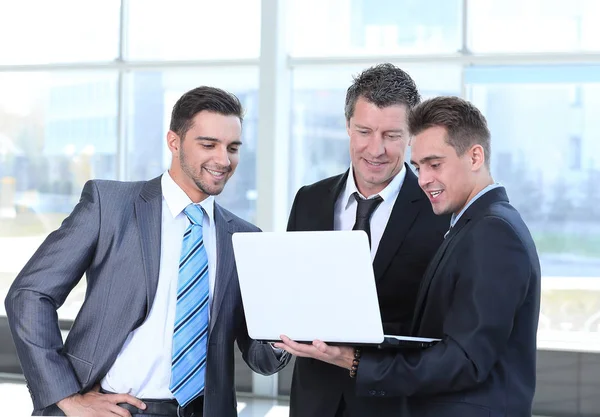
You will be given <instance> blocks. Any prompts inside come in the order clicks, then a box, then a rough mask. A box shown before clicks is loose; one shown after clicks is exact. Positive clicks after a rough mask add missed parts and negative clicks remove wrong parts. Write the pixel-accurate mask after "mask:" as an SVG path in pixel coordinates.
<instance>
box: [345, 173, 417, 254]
mask: <svg viewBox="0 0 600 417" xmlns="http://www.w3.org/2000/svg"><path fill="white" fill-rule="evenodd" d="M404 178H406V167H405V166H404V165H403V166H402V169H401V170H400V172H399V173H398V174H397V175H396V176H395V177H394V179H393V180H392V182H390V183H389V184H388V185H387V187H385V188H384V189H383V190H381V192H380V193H379V194H374V195H370V196H364V195H362V194H361V193H360V192H359V191H358V188H356V182H355V181H354V170H353V169H352V166H350V172H349V173H348V179H347V180H346V187H345V188H344V192H342V193H341V194H340V196H339V197H338V199H337V201H336V203H335V213H334V214H335V215H334V220H333V228H334V229H335V230H352V228H353V227H354V223H355V222H356V208H357V207H358V203H357V202H356V199H355V198H354V196H353V194H354V193H355V192H357V193H358V195H359V196H361V197H362V198H367V199H371V198H375V197H377V196H380V197H381V198H382V199H383V201H382V202H381V203H380V204H379V206H377V208H376V209H375V212H374V213H373V215H372V216H371V259H375V255H376V254H377V248H378V247H379V242H381V237H382V236H383V232H384V231H385V227H386V226H387V223H388V220H389V219H390V215H391V213H392V209H393V208H394V204H395V203H396V198H398V194H399V193H400V189H401V188H402V184H404Z"/></svg>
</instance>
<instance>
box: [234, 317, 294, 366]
mask: <svg viewBox="0 0 600 417" xmlns="http://www.w3.org/2000/svg"><path fill="white" fill-rule="evenodd" d="M242 317H243V319H242V321H243V322H242V325H241V326H240V329H239V331H238V335H237V338H236V339H237V344H238V347H239V348H240V351H241V352H242V358H243V359H244V362H246V363H247V364H248V366H249V367H250V369H252V370H253V371H254V372H256V373H258V374H261V375H272V374H274V373H276V372H278V371H280V370H281V369H283V368H284V367H285V366H286V365H287V364H288V362H289V361H290V359H291V355H290V354H289V353H288V352H285V351H284V350H282V349H279V348H276V347H274V346H272V345H271V344H269V343H263V342H258V341H256V340H254V339H251V338H250V336H248V329H247V327H246V318H245V316H244V315H243V314H242Z"/></svg>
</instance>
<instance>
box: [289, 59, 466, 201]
mask: <svg viewBox="0 0 600 417" xmlns="http://www.w3.org/2000/svg"><path fill="white" fill-rule="evenodd" d="M402 68H403V69H404V70H405V71H406V72H408V73H409V74H410V75H411V77H413V79H414V80H415V82H416V84H417V86H418V88H419V90H420V91H421V95H422V96H423V97H424V98H427V97H431V96H435V95H440V94H451V95H458V94H459V92H460V78H461V69H460V68H459V67H456V66H446V67H444V66H439V65H438V66H436V67H435V68H433V67H431V66H403V67H402ZM363 69H366V66H365V67H329V68H298V69H296V70H294V73H293V98H292V122H291V123H292V125H291V136H292V141H291V143H290V152H291V158H290V170H291V171H290V193H291V195H290V206H291V203H292V201H293V198H294V195H295V194H296V191H297V190H298V188H300V187H301V186H303V185H306V184H311V183H313V182H315V181H318V180H321V179H323V178H326V177H329V176H331V175H335V174H338V173H341V172H343V171H345V170H346V169H348V167H349V166H350V154H349V151H348V134H347V133H346V120H345V117H344V102H345V99H346V90H347V88H348V87H349V86H350V84H351V83H352V76H353V75H356V74H358V73H359V72H361V71H362V70H363ZM408 156H409V152H407V157H408Z"/></svg>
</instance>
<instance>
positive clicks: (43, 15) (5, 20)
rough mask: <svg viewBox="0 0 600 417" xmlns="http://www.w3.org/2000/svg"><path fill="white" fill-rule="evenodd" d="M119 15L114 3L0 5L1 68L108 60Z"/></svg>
mask: <svg viewBox="0 0 600 417" xmlns="http://www.w3.org/2000/svg"><path fill="white" fill-rule="evenodd" d="M119 14H120V1H119V0H94V1H80V0H56V1H39V0H20V1H3V2H0V39H2V42H0V64H17V65H19V64H48V63H55V62H88V61H110V60H113V59H115V58H116V57H117V55H118V51H119Z"/></svg>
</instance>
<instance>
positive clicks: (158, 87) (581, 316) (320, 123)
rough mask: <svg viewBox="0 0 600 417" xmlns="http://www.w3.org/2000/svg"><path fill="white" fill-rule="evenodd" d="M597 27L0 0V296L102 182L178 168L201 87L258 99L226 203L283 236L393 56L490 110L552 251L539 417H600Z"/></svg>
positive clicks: (319, 0)
mask: <svg viewBox="0 0 600 417" xmlns="http://www.w3.org/2000/svg"><path fill="white" fill-rule="evenodd" d="M599 19H600V0H212V1H211V0H169V1H166V0H165V1H158V0H122V1H118V0H89V1H82V0H54V1H47V0H46V1H44V0H39V1H34V0H18V1H17V0H0V296H1V297H2V300H3V299H4V297H5V295H6V291H7V290H8V287H9V286H10V284H11V282H12V281H13V280H14V278H15V276H16V274H17V273H18V271H19V270H20V269H21V268H22V266H23V265H24V263H25V262H26V261H27V259H28V258H29V257H30V256H31V255H32V253H33V252H34V251H35V249H36V248H37V246H38V245H39V244H40V243H41V242H42V240H43V239H44V238H45V236H46V235H47V234H48V233H49V232H51V231H52V230H54V229H55V228H57V227H58V226H59V225H60V222H61V221H62V219H64V217H65V216H66V215H67V214H68V213H69V212H70V211H71V209H72V208H73V206H74V205H75V204H76V202H77V201H78V198H79V194H80V191H81V188H82V186H83V184H84V183H85V181H86V180H88V179H90V178H104V179H118V180H143V179H149V178H153V177H155V176H157V175H160V174H161V173H162V172H164V170H165V169H166V168H167V167H168V162H169V158H170V154H169V153H168V151H167V148H166V146H165V133H166V131H167V129H168V122H169V116H170V111H171V108H172V105H173V104H174V102H175V101H176V100H177V99H178V98H179V96H180V95H181V94H182V93H183V92H185V91H187V90H189V89H191V88H193V87H196V86H199V85H213V86H218V87H221V88H225V89H228V90H230V91H231V92H233V93H235V94H237V95H238V97H239V98H240V99H241V101H242V103H243V104H244V106H245V108H246V118H245V122H244V133H243V138H244V146H243V148H242V158H241V162H240V165H239V167H238V170H237V172H236V174H235V175H234V176H233V178H232V180H231V181H230V182H229V184H228V185H227V187H226V190H225V192H224V193H223V194H222V195H221V196H219V197H218V201H219V202H220V203H222V204H223V205H224V206H226V207H227V208H229V209H230V210H232V211H233V212H235V213H237V214H238V215H240V216H241V217H243V218H245V219H247V220H249V221H251V222H254V223H257V224H258V225H259V226H261V227H262V228H263V229H264V230H284V228H285V224H286V219H287V215H288V212H289V209H290V206H291V203H292V199H293V197H294V194H295V192H296V190H297V189H298V188H299V187H300V186H302V185H304V184H307V183H311V182H314V181H316V180H319V179H321V178H324V177H326V176H330V175H334V174H336V173H339V172H341V171H343V170H345V169H347V167H348V166H349V163H350V159H349V154H348V139H347V135H346V132H345V120H344V112H343V104H344V97H345V91H346V88H347V87H348V85H349V84H350V82H351V79H352V75H354V74H356V73H358V72H359V71H361V70H362V69H364V68H366V67H368V66H370V65H373V64H376V63H380V62H392V63H394V64H396V65H398V66H400V67H402V68H403V69H405V70H407V71H408V72H409V73H410V74H411V75H412V76H413V78H414V79H415V80H416V82H417V85H418V87H419V88H420V90H421V92H422V94H423V96H424V97H425V98H427V97H432V96H436V95H440V94H444V95H459V96H462V97H465V98H467V99H469V100H471V101H473V102H474V103H475V104H476V105H477V106H478V107H479V108H480V109H481V110H482V111H483V112H484V114H485V115H486V117H487V118H488V122H489V124H490V128H491V131H492V144H493V158H492V171H493V174H494V177H495V179H496V180H498V181H500V182H502V183H503V184H505V185H506V186H507V189H508V193H509V196H510V198H511V200H512V202H513V204H514V205H515V206H516V207H517V208H518V209H519V210H520V211H521V213H522V215H523V216H524V218H525V219H526V221H527V223H528V224H529V227H530V228H531V231H532V233H533V235H534V238H535V240H536V243H537V247H538V250H539V253H540V256H541V261H542V271H543V304H542V313H541V317H540V328H539V349H540V351H539V364H538V393H537V396H536V403H535V412H536V413H537V414H543V415H548V416H599V415H600V400H599V398H598V393H599V392H600V355H599V354H598V352H600V193H599V192H598V190H597V188H598V186H599V185H600V117H599V116H598V115H599V114H600V25H599V24H598V20H599ZM83 281H84V280H82V283H81V284H80V285H78V286H77V288H76V289H75V291H74V293H73V294H72V296H71V297H70V298H69V299H68V301H67V302H66V303H65V305H64V306H63V307H62V308H61V310H60V312H59V315H60V318H61V320H62V323H61V325H62V327H63V328H64V330H65V331H68V328H69V323H70V321H72V319H73V318H74V317H75V316H76V314H77V311H78V308H79V306H80V305H81V302H82V299H83V295H84V292H85V284H84V282H83ZM0 309H3V305H2V307H0ZM3 316H4V311H3V310H0V324H2V325H1V326H0V338H1V344H0V372H2V373H3V375H5V376H11V375H13V374H18V373H19V368H18V362H17V359H16V356H15V354H14V350H13V347H12V341H11V340H10V335H9V333H8V330H7V327H6V319H5V317H3ZM291 371H292V366H289V367H288V368H287V369H286V370H284V371H283V372H282V373H281V374H279V375H277V376H275V377H270V378H264V377H259V376H257V375H253V374H252V373H251V371H250V370H249V369H248V368H247V367H245V366H244V365H241V366H239V367H238V370H237V374H238V375H237V381H238V389H239V391H241V392H245V393H246V394H248V395H249V396H251V397H252V396H254V397H266V398H278V399H279V400H281V401H285V398H286V395H287V394H288V393H289V383H290V376H291ZM17 378H18V377H17Z"/></svg>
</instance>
